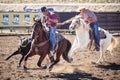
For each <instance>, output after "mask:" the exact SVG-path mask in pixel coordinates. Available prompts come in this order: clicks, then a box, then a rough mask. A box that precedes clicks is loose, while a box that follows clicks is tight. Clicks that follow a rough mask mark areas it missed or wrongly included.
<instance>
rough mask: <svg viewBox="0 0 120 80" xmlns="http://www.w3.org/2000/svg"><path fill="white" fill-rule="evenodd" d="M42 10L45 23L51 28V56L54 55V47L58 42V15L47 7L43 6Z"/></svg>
mask: <svg viewBox="0 0 120 80" xmlns="http://www.w3.org/2000/svg"><path fill="white" fill-rule="evenodd" d="M41 12H42V13H43V15H44V18H43V23H45V25H46V26H47V27H48V28H49V31H50V37H49V38H50V42H51V47H50V56H53V53H54V47H55V43H56V39H55V33H56V26H57V23H58V16H57V15H56V14H55V13H54V12H51V11H48V9H47V8H46V7H42V8H41Z"/></svg>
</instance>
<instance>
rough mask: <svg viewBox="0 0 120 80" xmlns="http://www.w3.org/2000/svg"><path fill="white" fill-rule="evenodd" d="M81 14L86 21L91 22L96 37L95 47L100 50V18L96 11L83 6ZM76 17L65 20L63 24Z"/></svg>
mask: <svg viewBox="0 0 120 80" xmlns="http://www.w3.org/2000/svg"><path fill="white" fill-rule="evenodd" d="M79 16H80V17H81V18H82V19H83V20H84V21H85V22H86V23H89V24H90V27H91V29H93V33H94V37H95V47H96V50H97V51H99V50H100V37H99V32H98V27H99V26H98V20H97V17H96V15H95V14H94V12H92V11H91V10H89V9H86V8H81V9H80V14H79ZM73 18H74V17H72V18H71V19H69V20H67V21H65V22H63V24H67V23H70V22H71V21H72V20H73Z"/></svg>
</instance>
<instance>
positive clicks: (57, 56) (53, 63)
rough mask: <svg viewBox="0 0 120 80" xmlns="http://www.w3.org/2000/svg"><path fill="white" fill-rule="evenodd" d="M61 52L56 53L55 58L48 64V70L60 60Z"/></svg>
mask: <svg viewBox="0 0 120 80" xmlns="http://www.w3.org/2000/svg"><path fill="white" fill-rule="evenodd" d="M61 54H62V52H60V53H56V60H55V61H54V62H52V63H51V64H50V65H49V71H51V70H52V68H53V66H54V65H55V64H57V63H58V62H59V61H60V56H61Z"/></svg>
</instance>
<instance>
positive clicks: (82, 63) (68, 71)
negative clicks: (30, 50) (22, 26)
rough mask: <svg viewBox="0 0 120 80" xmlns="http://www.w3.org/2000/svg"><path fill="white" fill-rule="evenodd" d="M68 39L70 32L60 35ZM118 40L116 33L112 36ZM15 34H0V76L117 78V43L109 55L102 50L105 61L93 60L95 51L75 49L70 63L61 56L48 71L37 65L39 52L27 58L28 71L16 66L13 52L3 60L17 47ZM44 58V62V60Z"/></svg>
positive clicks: (7, 79)
mask: <svg viewBox="0 0 120 80" xmlns="http://www.w3.org/2000/svg"><path fill="white" fill-rule="evenodd" d="M64 36H65V37H66V38H68V39H69V40H70V41H71V42H72V41H73V38H74V35H64ZM116 38H117V39H118V41H120V37H116ZM18 41H19V39H18V37H16V36H1V37H0V80H120V43H119V44H118V46H117V47H116V48H115V49H114V50H113V55H110V54H108V53H106V54H105V56H106V57H105V58H106V59H105V61H104V62H102V63H99V64H94V63H93V62H96V61H97V59H98V56H99V53H98V52H77V53H76V54H75V57H74V61H73V62H72V63H67V62H66V61H64V60H63V59H62V58H61V60H60V62H59V63H58V64H57V65H56V66H55V67H54V68H53V70H52V71H51V72H49V71H48V70H41V69H39V67H37V65H36V64H37V61H38V58H39V56H37V55H36V56H33V57H31V58H29V59H28V67H29V70H28V72H27V73H26V72H24V70H23V67H20V68H17V66H18V62H19V59H20V58H21V55H16V56H14V57H12V58H11V59H10V60H8V61H5V58H7V57H8V56H9V55H10V54H12V53H13V52H14V51H15V50H17V47H18ZM46 60H47V59H45V60H44V62H43V63H44V64H46V63H48V61H46Z"/></svg>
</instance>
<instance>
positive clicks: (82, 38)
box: [68, 16, 117, 63]
mask: <svg viewBox="0 0 120 80" xmlns="http://www.w3.org/2000/svg"><path fill="white" fill-rule="evenodd" d="M69 29H70V30H75V32H76V36H75V39H74V42H73V45H72V48H71V51H70V54H69V55H68V56H69V57H70V58H71V59H72V56H73V55H74V53H75V51H77V50H80V51H81V50H84V49H85V50H86V49H88V48H87V47H88V44H89V42H90V38H89V37H90V35H89V29H90V28H89V24H87V23H85V22H84V21H83V19H81V18H80V16H75V18H74V19H73V20H72V23H71V24H70V26H69ZM99 29H102V28H99ZM102 30H103V31H104V33H105V35H106V38H105V39H101V40H100V56H99V59H98V61H97V63H99V62H100V60H101V59H102V57H103V53H105V51H107V50H108V51H110V52H112V50H113V48H114V47H115V46H116V44H117V42H116V41H117V40H116V39H115V38H114V37H113V36H112V35H111V34H110V33H109V32H108V31H106V30H104V29H102ZM94 44H95V43H94ZM92 47H95V46H94V45H92Z"/></svg>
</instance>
